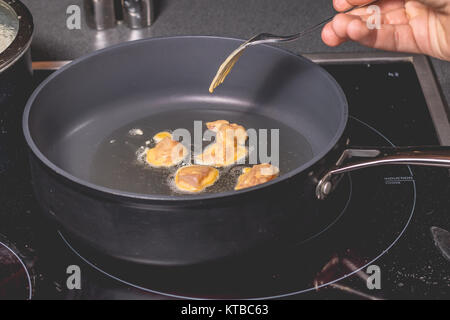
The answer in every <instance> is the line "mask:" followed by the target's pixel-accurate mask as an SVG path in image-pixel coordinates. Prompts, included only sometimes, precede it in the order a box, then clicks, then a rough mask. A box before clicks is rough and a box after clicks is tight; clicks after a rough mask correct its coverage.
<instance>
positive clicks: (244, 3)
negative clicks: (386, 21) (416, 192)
mask: <svg viewBox="0 0 450 320" xmlns="http://www.w3.org/2000/svg"><path fill="white" fill-rule="evenodd" d="M22 1H23V2H24V3H25V4H26V5H27V6H28V8H29V9H30V10H31V12H32V14H33V16H34V19H35V24H36V34H35V37H34V41H33V45H32V55H33V60H35V61H39V60H71V59H74V58H77V57H80V56H82V55H83V54H86V53H88V52H91V51H94V50H97V49H101V48H103V47H106V46H109V45H112V44H116V43H119V42H123V41H130V40H135V39H140V38H147V37H158V36H174V35H219V36H226V37H233V38H241V39H247V38H249V37H251V36H252V35H254V34H256V33H260V32H270V33H275V34H291V33H296V32H298V31H301V30H302V29H304V28H307V27H309V26H311V25H314V24H315V23H317V22H319V21H321V20H323V19H324V18H326V17H328V16H330V15H331V14H333V13H334V10H333V8H332V1H331V0H276V1H273V0H154V1H155V5H156V9H157V18H156V21H155V23H154V24H153V26H151V27H150V28H147V29H142V30H133V31H132V30H130V29H128V28H127V27H125V26H124V25H119V26H117V27H116V28H114V29H110V30H107V31H101V32H98V31H94V30H91V29H89V28H88V27H87V25H86V23H85V17H84V12H82V26H81V30H69V29H68V28H67V27H66V19H67V17H68V15H67V14H66V10H67V8H68V7H69V6H70V5H79V6H80V7H81V8H82V2H83V0H39V1H37V0H22ZM284 47H285V48H287V49H289V50H291V51H293V52H296V53H300V54H303V53H319V52H369V51H372V50H371V49H368V48H365V47H362V46H360V45H358V44H354V43H347V44H344V45H342V46H341V47H338V48H329V47H327V46H326V45H325V44H323V43H322V41H321V38H320V31H317V32H315V33H313V34H311V35H309V36H307V37H305V38H303V39H301V40H298V41H296V42H293V43H289V44H285V45H284ZM432 62H433V67H434V70H435V72H436V76H437V78H438V81H439V84H440V86H441V90H442V92H443V94H444V96H445V98H446V101H447V104H448V102H449V101H450V62H443V61H439V60H437V59H432Z"/></svg>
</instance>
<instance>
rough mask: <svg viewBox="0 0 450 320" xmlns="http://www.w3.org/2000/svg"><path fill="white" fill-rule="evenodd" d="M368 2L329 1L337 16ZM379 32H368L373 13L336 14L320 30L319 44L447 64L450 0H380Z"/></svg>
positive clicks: (370, 30) (354, 0)
mask: <svg viewBox="0 0 450 320" xmlns="http://www.w3.org/2000/svg"><path fill="white" fill-rule="evenodd" d="M369 2H370V1H369V0H333V5H334V7H335V9H336V10H337V11H339V12H342V11H345V10H348V9H350V8H351V7H353V6H359V5H364V4H367V3H369ZM374 5H377V6H378V7H379V8H380V13H381V16H380V22H381V24H380V26H379V27H380V28H374V29H370V28H369V27H368V23H367V21H368V20H369V19H370V21H371V22H372V20H373V19H371V18H370V17H371V16H372V17H373V12H372V13H369V12H368V10H367V8H359V9H355V10H353V11H351V12H350V13H348V14H342V13H340V14H338V15H337V16H336V17H335V18H334V20H333V21H332V22H329V23H328V24H327V25H325V27H324V28H323V30H322V39H323V41H324V42H325V43H326V44H327V45H329V46H332V47H335V46H338V45H340V44H342V43H344V42H346V41H349V40H352V41H356V42H359V43H360V44H362V45H365V46H368V47H372V48H377V49H382V50H389V51H402V52H412V53H423V54H427V55H430V56H433V57H436V58H439V59H443V60H449V61H450V0H380V1H378V2H376V3H374Z"/></svg>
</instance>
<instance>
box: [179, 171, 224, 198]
mask: <svg viewBox="0 0 450 320" xmlns="http://www.w3.org/2000/svg"><path fill="white" fill-rule="evenodd" d="M218 178H219V170H217V169H216V168H213V167H208V166H199V165H192V166H187V167H182V168H180V169H178V170H177V172H176V174H175V185H176V187H177V188H178V189H179V190H182V191H188V192H201V191H203V190H204V189H205V188H207V187H209V186H212V185H213V184H214V183H215V182H216V181H217V179H218Z"/></svg>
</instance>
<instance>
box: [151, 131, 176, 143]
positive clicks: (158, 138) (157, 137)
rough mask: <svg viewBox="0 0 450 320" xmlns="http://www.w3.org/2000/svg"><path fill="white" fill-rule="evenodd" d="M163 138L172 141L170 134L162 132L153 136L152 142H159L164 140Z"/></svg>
mask: <svg viewBox="0 0 450 320" xmlns="http://www.w3.org/2000/svg"><path fill="white" fill-rule="evenodd" d="M164 138H170V139H172V134H171V133H170V132H167V131H162V132H158V133H157V134H155V135H154V136H153V140H154V141H155V142H156V143H158V142H161V140H162V139H164Z"/></svg>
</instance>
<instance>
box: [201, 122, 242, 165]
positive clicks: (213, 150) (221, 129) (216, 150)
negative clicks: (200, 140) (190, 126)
mask: <svg viewBox="0 0 450 320" xmlns="http://www.w3.org/2000/svg"><path fill="white" fill-rule="evenodd" d="M206 126H207V128H208V129H209V130H212V131H214V132H216V142H215V143H213V144H211V145H209V146H208V147H207V148H206V149H205V151H204V152H203V153H202V154H200V155H197V156H196V158H195V160H196V163H199V164H203V165H211V166H215V167H225V166H229V165H232V164H234V163H236V162H238V161H239V160H241V159H243V158H245V157H246V156H247V154H248V150H247V148H246V147H245V141H246V140H247V138H248V135H247V131H246V130H245V128H244V127H243V126H241V125H238V124H236V123H231V124H230V123H229V122H228V121H226V120H217V121H213V122H208V123H207V124H206Z"/></svg>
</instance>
